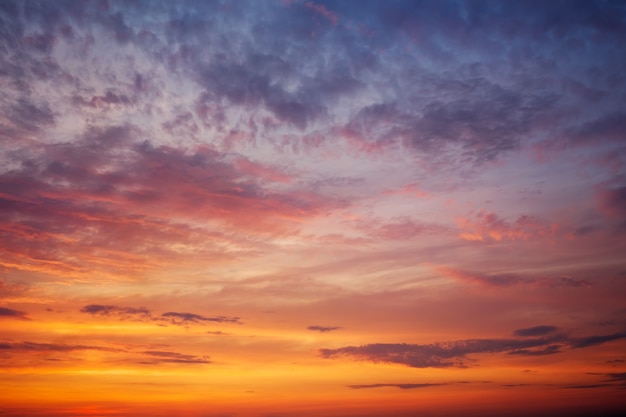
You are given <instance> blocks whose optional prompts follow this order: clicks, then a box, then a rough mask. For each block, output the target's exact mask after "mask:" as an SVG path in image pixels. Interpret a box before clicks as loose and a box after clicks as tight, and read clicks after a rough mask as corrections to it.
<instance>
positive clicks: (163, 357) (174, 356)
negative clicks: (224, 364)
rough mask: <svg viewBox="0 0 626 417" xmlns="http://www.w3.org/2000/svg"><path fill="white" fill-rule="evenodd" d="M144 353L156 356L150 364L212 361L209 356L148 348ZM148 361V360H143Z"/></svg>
mask: <svg viewBox="0 0 626 417" xmlns="http://www.w3.org/2000/svg"><path fill="white" fill-rule="evenodd" d="M142 353H143V354H144V355H148V356H152V357H155V358H156V359H155V360H154V361H150V362H148V363H149V364H156V363H211V361H210V360H208V358H207V357H204V356H203V357H199V356H194V355H186V354H183V353H177V352H169V351H160V350H147V351H144V352H142ZM141 363H146V362H141Z"/></svg>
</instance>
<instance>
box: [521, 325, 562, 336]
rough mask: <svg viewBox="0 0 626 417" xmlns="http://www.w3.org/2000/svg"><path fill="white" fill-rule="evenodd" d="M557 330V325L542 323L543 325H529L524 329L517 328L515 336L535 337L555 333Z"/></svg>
mask: <svg viewBox="0 0 626 417" xmlns="http://www.w3.org/2000/svg"><path fill="white" fill-rule="evenodd" d="M555 331H556V327H555V326H547V325H541V326H534V327H527V328H524V329H517V330H515V331H514V332H513V334H515V336H522V337H528V336H531V337H534V336H545V335H546V334H549V333H554V332H555Z"/></svg>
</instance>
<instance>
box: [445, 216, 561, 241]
mask: <svg viewBox="0 0 626 417" xmlns="http://www.w3.org/2000/svg"><path fill="white" fill-rule="evenodd" d="M457 223H458V226H459V228H460V229H461V232H460V233H459V237H460V238H461V239H465V240H475V241H487V242H491V241H505V240H532V239H538V238H539V239H541V238H550V237H554V236H555V235H556V234H557V233H558V231H559V226H558V225H557V224H556V223H553V224H545V223H543V222H541V221H540V220H539V219H537V218H535V217H532V216H525V215H523V216H520V217H518V218H517V220H515V221H514V222H513V223H511V222H508V221H506V220H505V219H502V218H501V217H499V216H498V215H497V214H496V213H493V212H487V211H482V210H481V211H480V212H478V213H477V214H476V215H475V216H474V218H459V219H457Z"/></svg>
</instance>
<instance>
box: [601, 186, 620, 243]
mask: <svg viewBox="0 0 626 417" xmlns="http://www.w3.org/2000/svg"><path fill="white" fill-rule="evenodd" d="M596 200H597V202H598V205H599V207H600V209H601V210H602V211H603V212H604V213H606V214H607V215H608V216H609V217H610V218H613V219H616V220H618V221H620V222H621V223H620V225H619V227H618V231H620V232H624V231H626V186H623V187H614V188H602V189H600V190H598V192H597V194H596Z"/></svg>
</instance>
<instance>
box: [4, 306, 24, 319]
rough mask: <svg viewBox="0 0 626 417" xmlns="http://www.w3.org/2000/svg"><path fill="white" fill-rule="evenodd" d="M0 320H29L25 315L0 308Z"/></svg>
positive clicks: (10, 309) (17, 311)
mask: <svg viewBox="0 0 626 417" xmlns="http://www.w3.org/2000/svg"><path fill="white" fill-rule="evenodd" d="M0 318H8V319H17V320H30V318H29V317H28V315H27V313H25V312H23V311H19V310H14V309H12V308H7V307H0Z"/></svg>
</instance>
